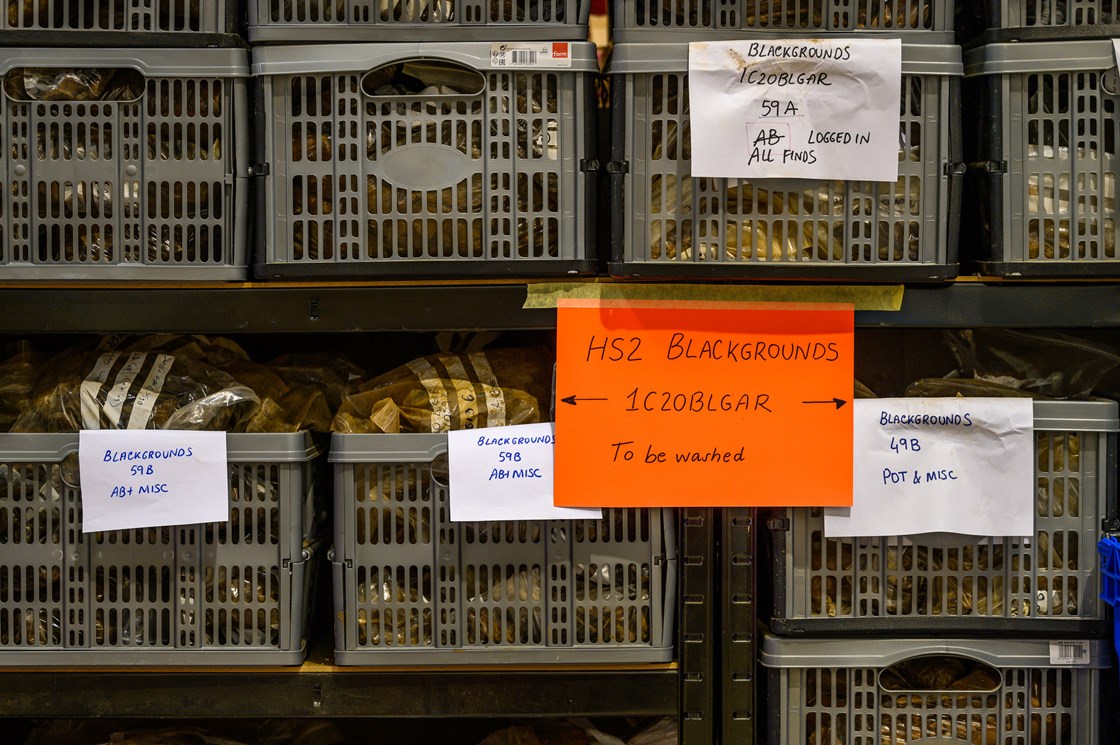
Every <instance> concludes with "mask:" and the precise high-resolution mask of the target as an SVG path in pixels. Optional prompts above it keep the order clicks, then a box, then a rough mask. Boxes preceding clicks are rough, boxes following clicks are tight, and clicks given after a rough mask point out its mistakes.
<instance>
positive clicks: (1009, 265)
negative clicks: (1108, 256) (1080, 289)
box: [976, 260, 1120, 279]
mask: <svg viewBox="0 0 1120 745" xmlns="http://www.w3.org/2000/svg"><path fill="white" fill-rule="evenodd" d="M976 268H977V269H978V270H979V272H980V273H981V274H986V275H989V276H993V277H1004V278H1010V279H1063V278H1074V277H1084V278H1089V279H1097V278H1105V277H1120V260H1117V261H1068V262H1060V261H980V262H977V264H976Z"/></svg>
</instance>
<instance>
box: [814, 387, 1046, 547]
mask: <svg viewBox="0 0 1120 745" xmlns="http://www.w3.org/2000/svg"><path fill="white" fill-rule="evenodd" d="M855 403H856V406H855V450H854V455H853V469H854V489H855V500H854V502H853V504H852V507H851V508H850V509H848V510H826V511H825V518H824V530H825V535H826V536H829V537H841V536H877V535H907V534H913V533H931V532H949V533H963V534H966V535H981V536H1029V535H1032V534H1033V533H1034V407H1033V404H1032V402H1031V400H1030V399H1026V398H884V399H863V400H860V401H856V402H855Z"/></svg>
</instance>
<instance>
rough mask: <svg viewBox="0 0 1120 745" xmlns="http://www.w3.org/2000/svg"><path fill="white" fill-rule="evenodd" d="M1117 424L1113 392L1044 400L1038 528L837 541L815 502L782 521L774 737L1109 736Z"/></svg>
mask: <svg viewBox="0 0 1120 745" xmlns="http://www.w3.org/2000/svg"><path fill="white" fill-rule="evenodd" d="M1118 429H1120V422H1118V420H1117V406H1116V404H1115V403H1114V402H1111V401H1036V402H1035V403H1034V430H1035V458H1034V463H1035V474H1034V480H1033V483H1034V485H1035V487H1034V490H1035V494H1034V499H1033V500H1032V501H1033V503H1034V505H1035V511H1034V526H1035V527H1034V533H1033V535H1031V536H1029V537H1024V538H997V537H976V536H967V535H959V534H946V533H937V534H933V533H931V534H923V535H909V536H902V535H899V536H882V537H864V538H833V537H828V536H827V535H826V533H825V526H824V518H823V514H822V511H821V510H820V509H808V508H804V509H801V508H799V509H787V510H784V511H780V512H777V513H775V514H773V515H772V516H771V518H770V520H769V524H768V528H769V533H770V535H771V538H772V544H771V545H772V547H773V560H774V578H773V582H774V587H773V593H772V602H773V607H772V614H771V615H772V618H771V621H770V623H771V628H772V630H773V631H774V632H775V633H776V634H777V635H776V636H769V637H767V638H766V639H765V640H764V642H763V645H762V654H761V663H762V665H763V666H764V667H765V668H767V672H768V683H769V696H768V699H769V707H768V714H769V716H770V717H771V726H770V728H769V730H770V733H771V737H770V742H771V743H772V745H779V743H780V744H781V745H793V744H794V743H797V744H798V745H804V744H805V743H822V742H829V743H832V742H864V741H866V742H882V743H888V742H889V743H892V744H894V743H899V744H901V743H919V742H929V741H936V742H961V743H969V742H971V743H996V744H998V745H1010V744H1011V743H1016V744H1019V745H1057V743H1065V742H1070V743H1072V742H1085V743H1091V742H1103V741H1105V740H1103V739H1101V738H1100V735H1101V732H1100V726H1101V725H1100V716H1101V713H1102V712H1101V700H1102V688H1101V685H1102V678H1101V676H1102V674H1103V669H1104V668H1107V667H1109V666H1110V664H1111V652H1110V645H1109V644H1108V640H1107V635H1108V633H1109V628H1110V626H1111V624H1110V623H1109V620H1108V619H1109V616H1108V612H1107V604H1106V603H1104V602H1102V601H1101V599H1100V595H1101V591H1102V581H1101V571H1100V568H1099V566H1100V565H1099V563H1098V558H1097V541H1098V539H1099V538H1100V537H1101V534H1102V530H1103V529H1104V528H1105V526H1106V525H1108V524H1114V522H1115V518H1116V467H1115V464H1116V452H1117V451H1116V441H1117V434H1116V433H1117V431H1118Z"/></svg>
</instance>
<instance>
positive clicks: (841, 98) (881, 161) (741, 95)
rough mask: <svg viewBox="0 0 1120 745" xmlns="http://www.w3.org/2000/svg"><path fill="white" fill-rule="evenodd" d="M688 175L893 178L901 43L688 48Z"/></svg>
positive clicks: (737, 44) (711, 44)
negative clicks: (689, 132)
mask: <svg viewBox="0 0 1120 745" xmlns="http://www.w3.org/2000/svg"><path fill="white" fill-rule="evenodd" d="M688 87H689V110H690V113H689V117H690V118H689V123H690V125H691V143H692V175H693V176H696V177H716V178H805V179H851V180H858V181H890V182H894V181H896V180H897V179H898V160H899V149H900V147H901V146H900V142H901V139H900V136H899V105H900V102H901V91H902V42H901V41H899V40H898V39H787V40H757V41H733V42H692V43H691V44H689V53H688Z"/></svg>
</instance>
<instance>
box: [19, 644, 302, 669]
mask: <svg viewBox="0 0 1120 745" xmlns="http://www.w3.org/2000/svg"><path fill="white" fill-rule="evenodd" d="M306 656H307V649H306V648H305V647H303V648H300V649H298V650H295V651H285V650H280V649H268V650H262V649H258V650H252V649H249V648H246V649H174V650H154V649H153V650H150V651H149V650H146V649H139V648H132V647H114V648H111V649H98V650H91V649H58V648H52V647H29V648H27V649H20V650H16V651H2V650H0V667H99V668H106V667H235V666H236V667H252V666H265V665H301V664H303V660H304V658H305V657H306Z"/></svg>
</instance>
